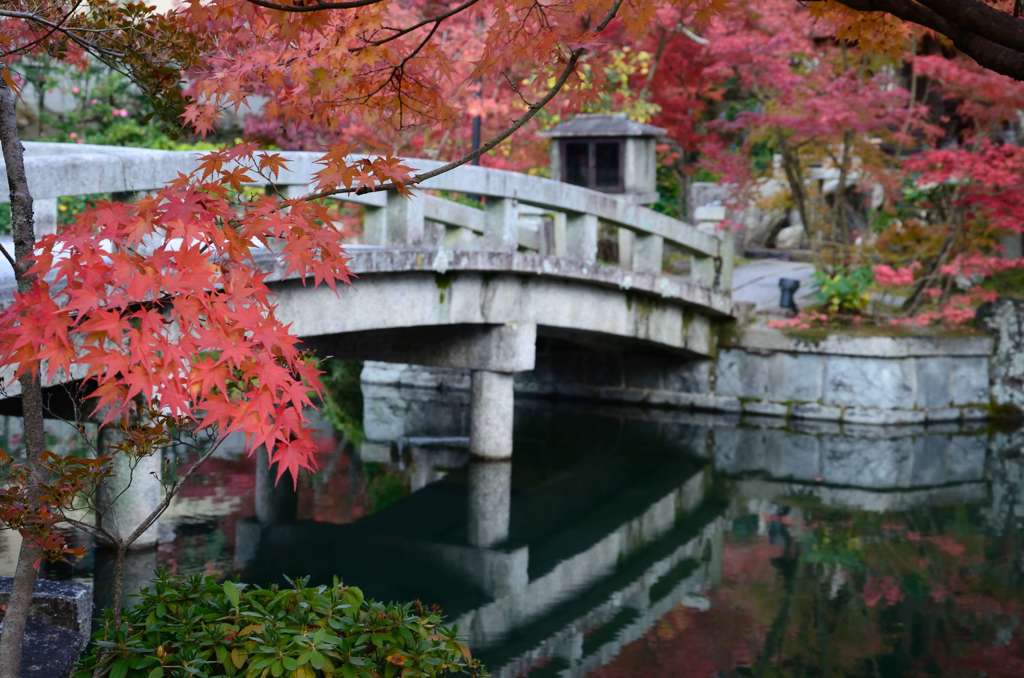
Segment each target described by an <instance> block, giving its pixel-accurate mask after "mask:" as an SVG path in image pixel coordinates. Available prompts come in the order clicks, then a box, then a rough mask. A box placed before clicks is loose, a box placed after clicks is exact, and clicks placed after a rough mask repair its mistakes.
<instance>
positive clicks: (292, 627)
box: [75, 573, 484, 678]
mask: <svg viewBox="0 0 1024 678" xmlns="http://www.w3.org/2000/svg"><path fill="white" fill-rule="evenodd" d="M305 583H306V582H305V580H299V581H297V582H295V586H294V587H293V588H283V589H282V588H278V587H276V586H274V587H271V588H261V587H255V586H246V585H244V584H237V583H234V582H230V581H226V582H224V583H218V582H217V581H215V580H214V579H212V578H210V577H204V576H198V575H196V576H192V577H188V578H184V577H172V576H169V575H167V574H166V573H159V574H158V575H157V579H156V582H155V583H154V585H153V586H152V587H150V588H148V589H145V590H144V591H143V592H142V593H141V594H140V595H141V600H140V602H139V603H138V604H137V605H135V606H134V607H132V608H131V609H129V610H126V611H125V613H124V616H123V618H122V621H121V626H120V628H118V629H117V630H116V631H114V630H113V628H112V627H113V622H112V619H111V616H110V614H109V613H108V614H107V617H106V623H104V624H103V625H102V626H101V628H100V629H98V630H97V632H96V634H95V635H94V637H93V643H92V645H91V646H90V650H89V652H88V653H87V654H86V656H85V657H83V658H82V660H81V661H80V662H79V666H78V670H77V672H76V673H75V677H76V678H86V677H88V676H91V675H93V671H94V670H95V669H96V667H97V666H99V667H100V670H99V675H101V676H112V677H113V678H122V677H124V676H143V677H146V678H159V677H161V676H164V677H171V676H244V677H246V678H252V677H260V678H262V677H265V676H273V677H274V678H277V677H278V676H290V677H292V678H316V677H318V676H340V677H344V678H354V677H358V678H362V677H364V676H365V677H370V676H374V677H376V676H381V677H383V678H390V677H391V676H399V675H401V676H403V677H404V676H445V675H456V674H464V675H474V676H479V675H483V673H484V672H483V670H482V668H481V667H480V664H479V662H477V661H476V660H475V659H473V658H472V657H471V655H470V653H469V649H468V648H467V647H466V646H465V645H464V644H463V643H461V642H459V641H458V640H457V639H456V631H455V629H453V628H449V627H445V626H442V625H441V621H442V620H441V617H440V615H438V614H436V613H433V612H428V611H425V610H423V609H422V606H420V605H419V604H394V603H392V604H386V605H385V604H383V603H378V602H374V601H370V600H366V599H365V598H364V597H363V593H362V591H360V590H359V589H358V588H355V587H353V586H342V585H341V584H340V583H339V582H338V581H337V580H335V582H334V585H333V586H318V587H306V586H305Z"/></svg>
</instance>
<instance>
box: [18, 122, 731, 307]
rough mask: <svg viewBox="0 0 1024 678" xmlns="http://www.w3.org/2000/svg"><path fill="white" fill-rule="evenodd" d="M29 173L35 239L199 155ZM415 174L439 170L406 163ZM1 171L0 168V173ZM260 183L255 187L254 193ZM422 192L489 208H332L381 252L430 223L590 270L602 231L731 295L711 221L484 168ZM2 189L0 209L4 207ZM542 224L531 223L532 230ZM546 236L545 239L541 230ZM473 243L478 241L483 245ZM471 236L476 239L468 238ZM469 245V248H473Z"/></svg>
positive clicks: (64, 151)
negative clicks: (355, 219)
mask: <svg viewBox="0 0 1024 678" xmlns="http://www.w3.org/2000/svg"><path fill="white" fill-rule="evenodd" d="M25 146H26V151H27V153H26V170H27V173H28V178H29V186H30V188H31V190H32V192H33V196H34V198H35V201H36V221H37V230H39V231H42V232H45V231H48V230H53V229H55V228H56V222H57V198H59V197H62V196H80V195H90V194H98V193H113V194H115V195H121V196H123V197H130V195H131V194H132V193H138V192H143V191H149V190H154V189H158V188H160V187H162V186H163V185H165V184H166V183H167V182H168V181H170V180H172V179H174V178H175V177H176V176H177V175H178V174H179V173H188V172H190V171H192V170H193V169H194V168H195V167H196V164H197V162H198V159H199V157H200V156H201V155H202V153H203V152H202V151H162V150H153V149H144V148H129V147H116V146H97V145H89V144H65V143H51V142H28V143H26V144H25ZM281 155H283V156H284V157H285V158H286V159H287V161H288V167H287V169H286V170H284V171H282V172H281V174H280V175H279V176H278V177H277V179H276V181H275V185H276V186H277V187H278V188H279V189H280V190H282V191H283V192H284V193H285V194H286V195H289V196H298V195H302V194H304V193H306V192H307V191H308V190H309V186H310V184H311V182H312V177H313V175H314V173H315V172H316V171H317V170H318V169H319V168H320V166H319V165H318V164H316V160H317V159H318V158H319V157H320V154H318V153H314V152H299V151H285V152H281ZM405 162H406V164H408V165H410V166H411V167H412V168H413V169H414V171H424V170H429V169H433V168H434V167H437V166H438V165H440V164H441V163H440V162H437V161H432V160H422V159H415V158H412V159H406V160H405ZM0 167H2V165H0ZM262 183H264V182H257V185H259V184H262ZM421 188H422V189H425V191H440V192H445V193H460V194H466V195H470V196H485V197H486V198H488V202H487V205H486V208H485V209H479V208H475V207H472V206H469V205H465V204H460V203H457V202H454V201H451V200H445V199H443V198H439V197H437V196H435V195H430V194H429V193H426V192H424V191H417V192H415V193H414V198H413V199H411V200H409V199H402V198H398V197H396V196H394V194H388V193H383V192H380V193H372V194H367V195H361V196H360V195H353V194H341V195H338V196H337V199H338V200H341V201H343V202H349V203H355V204H359V205H362V206H364V207H365V208H366V213H365V216H366V221H365V238H364V239H365V241H366V242H370V243H373V244H379V245H391V246H401V245H422V244H423V243H424V241H425V240H426V241H429V240H430V237H429V235H430V234H428V233H427V231H428V230H429V228H430V226H429V225H430V224H440V225H442V228H443V229H445V232H444V233H442V236H441V237H443V238H444V242H449V243H451V244H453V245H454V246H455V247H460V246H462V247H467V248H479V247H484V248H491V249H498V250H506V249H510V248H511V249H515V248H517V247H526V248H528V249H537V250H540V251H542V252H544V253H546V254H557V255H559V256H565V257H569V258H573V259H577V260H582V261H584V262H587V263H595V264H596V263H597V242H598V224H599V222H604V223H607V224H611V225H612V226H614V227H616V228H617V229H618V244H619V253H620V256H619V264H620V265H621V266H623V267H624V268H630V269H634V270H637V271H642V272H646V273H661V272H662V270H663V268H662V262H663V259H664V248H665V244H666V243H668V244H670V245H672V246H674V247H676V248H677V249H679V250H681V251H682V252H684V253H686V254H688V255H690V256H691V258H692V259H691V267H690V277H691V280H693V281H694V282H697V283H699V284H703V285H705V286H707V287H709V288H713V289H718V290H720V291H728V290H729V289H730V286H731V269H732V258H733V249H732V239H731V236H730V235H729V234H728V233H722V232H718V231H717V230H716V229H715V222H716V221H717V220H720V219H721V216H720V215H719V216H717V218H712V219H709V220H708V221H707V222H706V223H704V224H701V225H699V226H693V225H691V224H688V223H685V222H682V221H679V220H676V219H673V218H671V217H668V216H666V215H663V214H660V213H658V212H655V211H654V210H651V209H648V208H646V207H642V206H638V205H634V204H631V203H630V202H629V201H628V200H626V199H624V198H622V197H619V196H615V195H611V194H607V193H601V192H598V191H594V190H591V189H587V188H583V187H580V186H574V185H571V184H566V183H563V182H559V181H553V180H551V179H544V178H541V177H534V176H529V175H526V174H521V173H517V172H509V171H504V170H496V169H490V168H484V167H475V166H462V167H458V168H456V169H454V170H451V171H450V172H446V173H444V174H441V175H439V176H437V177H434V178H432V179H429V180H428V181H425V182H424V183H423V184H422V185H421ZM7 201H8V196H7V187H6V183H5V182H2V183H0V202H7ZM529 207H532V208H534V212H535V213H536V212H537V211H538V210H539V212H540V213H541V214H543V216H542V217H541V218H540V219H539V221H540V222H543V227H542V229H541V230H537V229H533V230H532V231H531V229H529V228H524V227H523V212H524V211H526V209H527V208H529ZM537 222H538V219H537V218H536V217H535V218H534V223H535V224H536V223H537ZM544 229H546V230H544ZM479 234H482V235H483V238H482V241H483V242H482V243H480V242H479V241H480V238H479V237H478V236H479ZM467 236H472V237H467ZM470 241H473V242H470Z"/></svg>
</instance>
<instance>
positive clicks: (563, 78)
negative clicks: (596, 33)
mask: <svg viewBox="0 0 1024 678" xmlns="http://www.w3.org/2000/svg"><path fill="white" fill-rule="evenodd" d="M585 51H586V50H585V49H584V48H582V47H580V48H577V49H575V50H573V51H572V53H571V54H570V56H569V60H568V61H567V62H566V65H565V68H564V69H562V72H561V73H560V74H559V76H558V79H557V80H556V81H555V84H554V85H553V86H552V87H551V88H550V89H549V90H548V91H547V93H545V95H544V96H543V97H541V98H540V99H539V100H538V101H537V102H536V103H535V104H533V105H532V106H531V107H530V108H529V109H528V110H527V111H526V113H524V114H523V115H522V116H520V117H519V118H518V119H517V120H516V121H515V122H513V123H512V124H511V125H510V126H509V127H507V128H505V130H504V131H502V132H501V133H499V134H498V135H496V136H494V137H492V138H491V139H490V140H489V141H488V142H487V143H485V144H483V145H482V146H480V148H478V149H476V150H474V151H471V152H469V153H467V154H465V155H464V156H462V157H461V158H459V159H457V160H453V161H451V162H449V163H445V164H444V165H441V166H439V167H435V168H434V169H432V170H428V171H426V172H421V173H420V174H416V175H414V176H413V177H412V178H411V179H409V181H406V182H404V183H403V184H402V186H406V187H408V186H415V185H416V184H420V183H423V182H424V181H426V180H427V179H432V178H434V177H436V176H439V175H441V174H444V173H445V172H450V171H451V170H453V169H455V168H456V167H460V166H462V165H465V164H466V163H470V162H473V161H474V160H476V159H477V158H479V157H480V156H481V155H483V154H484V153H487V152H488V151H490V150H491V149H493V148H495V147H496V146H497V145H498V144H500V143H501V142H503V141H504V140H505V139H508V138H509V137H510V136H512V135H513V134H515V133H516V131H517V130H519V129H520V128H521V127H522V126H523V125H525V124H526V123H528V122H529V121H530V120H532V119H533V117H534V116H536V115H537V113H539V112H540V111H541V109H543V108H544V107H545V106H546V105H547V104H548V103H549V102H550V101H551V100H552V99H554V98H555V95H557V94H558V93H559V92H560V91H561V89H562V87H564V86H565V83H566V82H567V81H568V80H569V76H571V75H572V73H573V72H574V71H575V70H576V65H577V64H578V63H579V60H580V58H581V57H582V56H583V54H584V52H585ZM396 188H398V184H395V183H394V182H390V181H389V182H386V183H383V184H378V185H376V186H360V187H359V188H335V189H330V190H327V191H319V192H317V193H312V194H310V195H307V196H304V197H303V200H320V199H322V198H328V197H330V196H332V195H343V194H354V195H366V194H367V193H376V192H378V191H390V190H394V189H396Z"/></svg>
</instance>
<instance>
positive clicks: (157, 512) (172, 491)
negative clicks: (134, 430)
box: [124, 435, 227, 547]
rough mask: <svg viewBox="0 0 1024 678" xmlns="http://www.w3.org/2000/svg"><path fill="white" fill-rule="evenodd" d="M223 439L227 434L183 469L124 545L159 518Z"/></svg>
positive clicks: (127, 544) (133, 540)
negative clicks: (183, 471)
mask: <svg viewBox="0 0 1024 678" xmlns="http://www.w3.org/2000/svg"><path fill="white" fill-rule="evenodd" d="M225 440H227V436H226V435H224V436H221V437H220V438H219V439H218V440H217V442H216V443H214V444H213V445H211V446H210V448H209V449H207V450H206V452H204V453H203V454H202V456H200V457H199V459H197V460H196V461H195V463H194V464H192V466H190V467H189V468H188V470H187V471H185V473H184V475H182V476H181V478H179V479H178V480H177V482H175V483H174V484H173V485H171V486H170V488H168V490H167V492H166V493H165V494H164V498H163V500H162V501H161V502H160V503H159V504H158V505H157V507H156V508H155V509H153V510H152V511H151V512H150V513H149V515H148V516H146V519H145V520H143V521H142V522H141V523H139V524H138V525H137V526H136V527H135V529H134V530H132V533H131V534H129V535H128V537H127V538H126V539H125V540H124V545H125V546H126V547H128V546H131V545H132V544H134V543H135V540H137V539H138V538H139V537H141V536H142V535H143V533H144V532H145V531H146V530H148V529H149V528H150V526H152V525H153V523H155V522H156V520H157V518H159V517H160V516H161V515H162V514H163V512H164V511H166V510H167V507H168V506H170V505H171V500H172V499H174V497H175V496H177V494H178V491H179V490H180V489H181V488H182V486H183V485H184V484H185V481H187V480H188V479H189V477H190V476H191V475H192V474H193V473H195V471H196V469H198V468H199V467H200V466H201V465H202V464H203V462H204V461H206V460H207V459H209V458H210V457H211V456H213V453H214V452H216V451H217V449H218V448H219V447H220V446H221V443H223V442H224V441H225ZM157 454H159V453H157Z"/></svg>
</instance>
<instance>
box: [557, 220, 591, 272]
mask: <svg viewBox="0 0 1024 678" xmlns="http://www.w3.org/2000/svg"><path fill="white" fill-rule="evenodd" d="M565 235H566V256H567V257H568V258H570V259H576V260H577V261H582V262H583V263H585V264H593V263H595V262H596V261H597V216H596V215H593V214H570V215H568V217H567V218H566V223H565Z"/></svg>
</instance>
